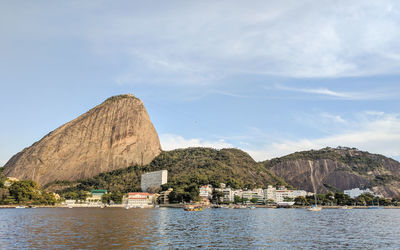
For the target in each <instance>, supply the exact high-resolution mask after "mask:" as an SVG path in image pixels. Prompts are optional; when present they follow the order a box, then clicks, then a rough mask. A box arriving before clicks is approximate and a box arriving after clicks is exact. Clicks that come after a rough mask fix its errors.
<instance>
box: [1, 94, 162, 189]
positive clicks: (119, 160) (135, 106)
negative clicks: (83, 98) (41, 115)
mask: <svg viewBox="0 0 400 250" xmlns="http://www.w3.org/2000/svg"><path fill="white" fill-rule="evenodd" d="M160 152H161V146H160V141H159V138H158V135H157V132H156V130H155V128H154V126H153V124H152V123H151V121H150V117H149V115H148V114H147V111H146V109H145V107H144V105H143V103H142V101H141V100H139V99H138V98H136V97H135V96H133V95H131V94H129V95H119V96H113V97H110V98H108V99H107V100H106V101H104V102H103V103H102V104H100V105H98V106H96V107H94V108H93V109H91V110H89V111H88V112H86V113H85V114H83V115H81V116H79V117H78V118H76V119H74V120H72V121H70V122H68V123H66V124H64V125H62V126H61V127H59V128H57V129H56V130H54V131H52V132H50V133H49V134H47V135H46V136H45V137H43V138H42V139H41V140H40V141H38V142H36V143H34V144H33V145H32V146H30V147H28V148H25V149H24V150H23V151H21V152H19V153H17V154H16V155H14V156H13V157H12V158H11V159H10V160H9V161H8V162H7V163H6V165H5V166H4V173H5V174H6V175H7V176H10V177H16V178H18V179H31V180H34V181H36V182H38V183H39V184H41V185H43V184H46V183H49V182H52V181H56V180H70V181H72V180H78V179H84V178H90V177H93V176H95V175H97V174H99V173H102V172H108V171H111V170H116V169H120V168H126V167H128V166H132V165H135V164H139V165H145V164H148V163H150V162H151V161H152V160H153V159H154V157H156V156H157V155H158V154H160Z"/></svg>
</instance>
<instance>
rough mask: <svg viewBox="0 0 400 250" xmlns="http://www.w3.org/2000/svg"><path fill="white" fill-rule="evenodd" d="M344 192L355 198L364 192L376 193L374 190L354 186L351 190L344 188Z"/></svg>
mask: <svg viewBox="0 0 400 250" xmlns="http://www.w3.org/2000/svg"><path fill="white" fill-rule="evenodd" d="M344 194H347V195H348V196H350V198H352V199H354V198H356V197H358V196H360V195H362V194H372V195H375V194H374V192H372V191H371V190H370V189H368V188H367V189H365V190H362V189H359V188H353V189H350V190H344Z"/></svg>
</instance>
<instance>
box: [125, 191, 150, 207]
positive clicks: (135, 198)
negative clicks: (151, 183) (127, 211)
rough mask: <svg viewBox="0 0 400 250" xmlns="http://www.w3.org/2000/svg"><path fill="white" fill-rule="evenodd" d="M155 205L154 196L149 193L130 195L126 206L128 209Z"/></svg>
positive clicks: (133, 193)
mask: <svg viewBox="0 0 400 250" xmlns="http://www.w3.org/2000/svg"><path fill="white" fill-rule="evenodd" d="M153 203H154V196H153V195H152V194H150V193H147V192H132V193H128V196H127V198H126V200H125V204H126V206H128V207H151V206H153Z"/></svg>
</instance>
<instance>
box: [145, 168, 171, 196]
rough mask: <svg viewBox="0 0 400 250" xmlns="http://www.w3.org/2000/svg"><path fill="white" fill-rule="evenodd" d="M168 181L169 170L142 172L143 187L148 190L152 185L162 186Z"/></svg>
mask: <svg viewBox="0 0 400 250" xmlns="http://www.w3.org/2000/svg"><path fill="white" fill-rule="evenodd" d="M167 181H168V170H160V171H155V172H149V173H145V174H142V178H141V188H142V191H143V192H146V191H147V189H148V188H150V187H160V186H161V185H163V184H166V183H167Z"/></svg>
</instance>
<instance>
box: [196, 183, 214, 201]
mask: <svg viewBox="0 0 400 250" xmlns="http://www.w3.org/2000/svg"><path fill="white" fill-rule="evenodd" d="M199 191H200V193H199V196H200V198H203V199H211V198H212V186H211V185H204V186H201V187H200V188H199Z"/></svg>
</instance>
